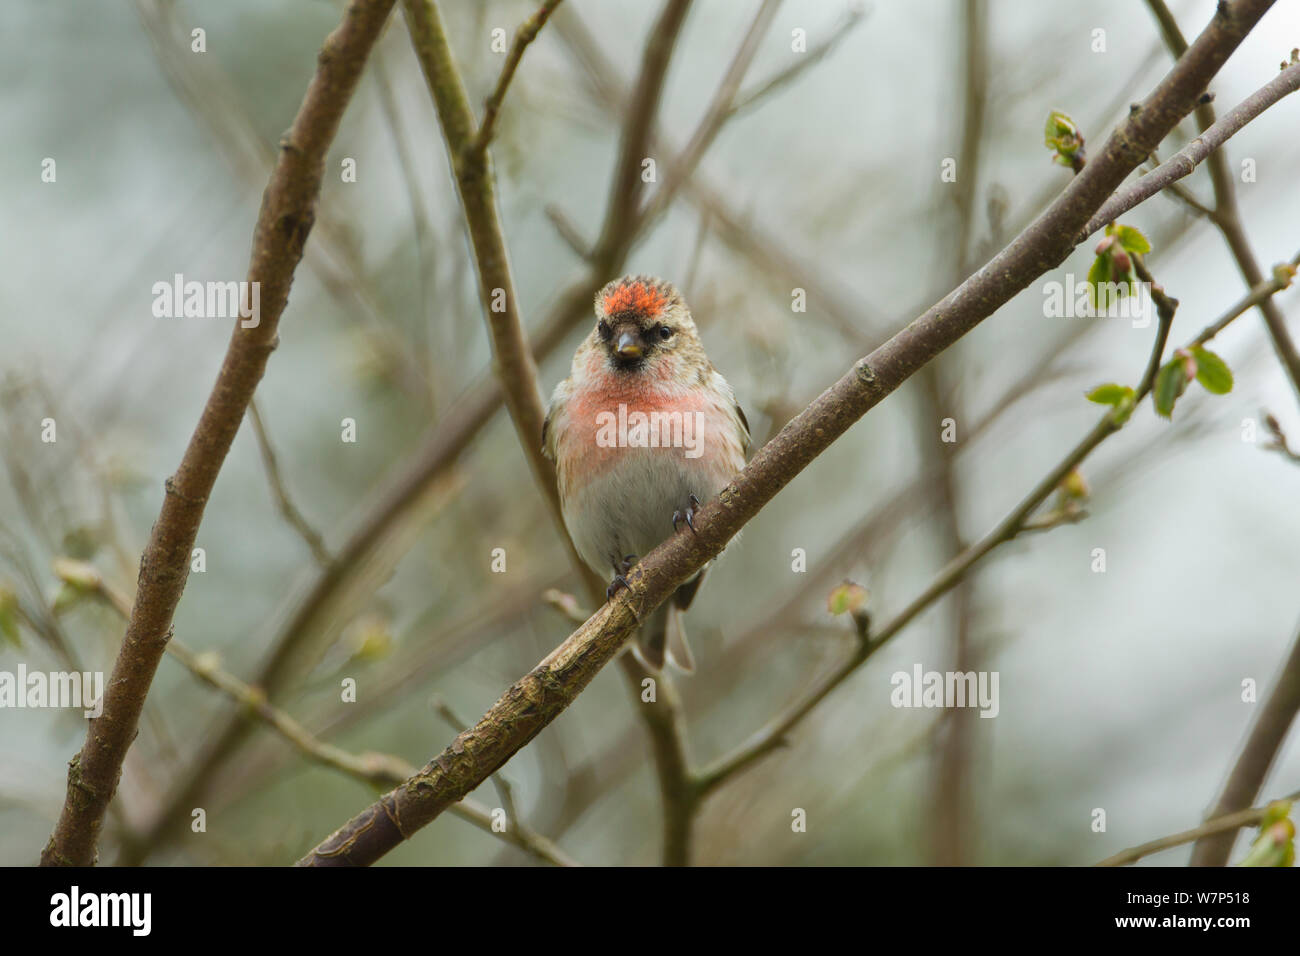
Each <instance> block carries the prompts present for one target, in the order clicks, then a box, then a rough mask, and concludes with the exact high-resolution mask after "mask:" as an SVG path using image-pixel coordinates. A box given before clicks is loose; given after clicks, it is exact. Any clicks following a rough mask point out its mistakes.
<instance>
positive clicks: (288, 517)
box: [248, 398, 333, 568]
mask: <svg viewBox="0 0 1300 956" xmlns="http://www.w3.org/2000/svg"><path fill="white" fill-rule="evenodd" d="M248 420H249V421H250V422H251V423H252V425H253V434H254V435H256V436H257V448H258V451H260V452H261V454H262V465H263V466H264V467H265V468H266V480H267V481H268V482H269V483H270V485H271V494H273V495H274V496H275V504H276V507H277V508H279V510H280V514H282V515H283V516H284V520H285V521H287V522H289V525H290V526H291V527H292V528H293V529H294V530H295V531H297V532H298V534H299V535H300V536H301V537H302V540H303V541H305V542H306V543H307V547H308V548H309V549H310V550H311V553H312V557H314V558H315V559H316V563H317V564H319V565H320V566H321V567H322V568H324V567H328V566H329V564H330V562H331V561H332V560H333V558H331V557H330V553H329V551H328V550H326V548H325V539H324V538H322V537H321V536H320V533H319V532H318V531H317V530H316V529H315V528H313V527H312V526H311V524H310V523H309V522H308V521H307V519H306V518H304V517H303V514H302V512H301V511H299V510H298V507H297V506H296V505H295V504H294V503H293V501H292V499H290V497H289V492H288V489H286V488H285V485H284V478H283V476H281V474H280V465H279V462H278V461H277V460H276V457H275V449H274V448H272V447H271V439H270V438H269V437H268V436H267V434H266V425H265V423H263V421H262V412H261V410H260V409H259V408H258V407H257V399H256V398H254V399H253V400H252V401H251V402H249V403H248Z"/></svg>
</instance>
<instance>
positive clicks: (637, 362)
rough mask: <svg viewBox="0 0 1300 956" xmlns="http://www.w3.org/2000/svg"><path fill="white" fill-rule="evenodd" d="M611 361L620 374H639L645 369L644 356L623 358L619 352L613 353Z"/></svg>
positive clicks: (610, 357)
mask: <svg viewBox="0 0 1300 956" xmlns="http://www.w3.org/2000/svg"><path fill="white" fill-rule="evenodd" d="M609 360H610V363H611V364H612V365H613V366H614V368H615V369H617V370H618V371H620V372H639V371H640V370H641V369H643V368H645V356H644V355H639V356H637V357H636V358H623V357H622V356H621V355H619V354H618V353H617V352H611V353H610V356H609Z"/></svg>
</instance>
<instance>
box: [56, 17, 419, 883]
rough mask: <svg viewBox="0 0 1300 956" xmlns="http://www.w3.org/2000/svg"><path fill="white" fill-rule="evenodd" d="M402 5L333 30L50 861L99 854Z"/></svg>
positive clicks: (290, 137)
mask: <svg viewBox="0 0 1300 956" xmlns="http://www.w3.org/2000/svg"><path fill="white" fill-rule="evenodd" d="M392 6H393V0H353V2H352V3H351V4H350V5H349V7H348V10H347V13H346V14H345V15H344V19H343V23H342V24H341V25H340V26H339V27H338V28H337V29H336V30H335V31H334V32H333V33H331V34H330V35H329V36H328V37H327V38H326V39H325V43H324V46H323V47H322V48H321V53H320V59H319V65H318V68H317V71H316V75H315V76H314V77H313V79H312V82H311V85H310V87H308V90H307V95H306V98H305V99H304V100H303V103H302V106H301V108H300V109H299V111H298V115H297V117H296V118H295V119H294V122H293V125H292V127H290V129H289V132H288V133H287V134H286V136H285V139H284V141H283V142H282V143H281V148H280V156H279V159H278V161H277V163H276V167H275V172H274V173H273V174H272V176H271V182H270V183H269V184H268V186H267V188H266V193H265V195H264V197H263V200H262V209H261V212H260V213H259V215H258V220H257V227H256V230H255V232H254V238H253V253H252V259H251V262H250V265H249V270H248V279H249V281H250V282H256V283H259V284H260V289H261V306H262V309H261V316H260V321H259V323H258V324H257V325H256V326H255V327H251V328H244V327H242V324H241V323H236V327H235V330H234V332H233V334H232V336H231V340H230V346H229V349H228V350H227V352H226V358H225V361H224V362H223V363H222V366H221V372H220V374H219V376H218V378H217V382H216V384H215V386H214V387H213V389H212V394H211V395H210V396H209V398H208V401H207V404H206V405H205V406H204V408H203V413H202V415H201V417H200V418H199V423H198V426H197V427H196V428H195V430H194V434H193V436H192V437H191V439H190V444H189V447H188V448H186V450H185V455H184V457H183V458H182V459H181V463H180V467H179V468H178V469H177V470H176V474H175V475H173V476H172V477H171V478H169V479H168V480H167V482H166V494H165V496H164V499H163V506H162V511H161V513H160V515H159V516H158V520H157V521H156V522H155V524H154V527H153V531H152V533H151V534H150V538H149V544H148V546H147V547H146V549H145V552H144V555H143V557H142V558H141V561H140V584H139V590H138V592H137V594H136V601H135V606H134V607H133V608H132V610H131V622H130V624H129V625H128V626H127V629H126V636H125V637H124V638H123V640H122V649H121V652H120V653H119V654H118V658H117V662H116V664H115V665H114V667H113V674H112V677H111V678H110V680H109V682H108V687H107V690H106V692H105V695H104V710H103V714H102V715H101V716H100V717H99V718H97V719H95V720H93V721H91V723H90V727H89V729H88V730H87V732H86V743H85V745H84V746H83V747H82V749H81V752H80V753H79V754H77V755H76V756H75V757H73V759H72V761H71V763H70V766H69V772H68V795H67V800H66V802H65V803H64V805H63V812H62V813H61V815H60V817H59V822H58V824H57V826H56V827H55V830H54V833H53V835H52V836H51V837H50V841H49V844H48V845H47V846H46V848H45V850H44V852H43V853H42V854H41V863H42V865H62V866H87V865H89V864H91V863H93V862H94V861H95V857H96V844H97V842H98V837H99V828H100V824H101V823H102V821H103V818H104V812H105V811H106V810H107V809H108V804H109V802H110V801H111V800H112V798H113V794H114V792H115V791H116V789H117V782H118V778H119V775H120V774H121V769H122V761H123V760H124V759H125V757H126V752H127V750H128V749H129V748H130V746H131V741H132V740H133V739H134V738H135V733H136V727H137V725H138V723H139V719H140V711H141V710H142V709H143V707H144V701H145V697H146V696H147V695H148V693H149V687H150V685H151V684H152V682H153V676H154V673H155V671H156V670H157V669H158V662H159V661H160V660H161V658H162V655H163V651H164V649H165V648H166V646H167V641H168V640H169V639H170V636H171V622H172V616H173V614H174V613H175V611H176V605H177V603H178V602H179V601H180V598H181V592H182V591H183V590H184V588H185V580H186V577H187V576H188V572H189V567H190V552H191V549H192V548H193V547H194V539H195V537H196V535H197V534H198V529H199V523H200V522H201V521H202V519H203V509H204V506H205V505H206V504H207V500H208V496H209V494H210V493H211V491H212V487H213V485H214V484H215V483H216V480H217V474H218V473H219V472H220V470H221V465H222V463H223V462H224V461H225V458H226V454H227V453H228V452H229V450H230V446H231V443H232V442H233V441H234V438H235V434H236V432H238V430H239V425H240V422H241V421H242V420H243V417H244V412H245V410H246V409H247V407H248V403H249V401H250V400H251V399H252V397H253V391H254V389H255V388H256V387H257V383H258V382H259V381H260V380H261V377H262V373H263V371H264V369H265V368H266V362H267V359H268V358H269V357H270V354H271V351H272V350H273V349H274V348H275V346H276V343H277V336H276V329H277V327H278V325H279V322H280V316H281V314H282V313H283V312H284V308H285V305H286V304H287V302H288V299H289V285H290V282H291V281H292V278H293V272H294V269H295V268H296V267H297V265H298V262H299V260H301V258H302V252H303V246H304V245H305V244H306V242H307V236H308V234H309V233H310V232H311V227H312V224H313V222H314V221H315V217H316V203H317V199H318V197H319V195H320V186H321V178H322V176H323V173H324V168H325V151H326V150H327V149H328V147H329V144H330V142H331V141H332V140H333V139H334V134H335V132H336V131H337V130H338V125H339V120H340V119H341V117H342V115H343V110H344V108H345V107H346V106H347V103H348V100H350V99H351V97H352V93H353V91H354V90H355V89H356V85H357V81H358V80H359V79H360V77H361V70H362V68H363V66H364V65H365V62H366V57H367V56H368V55H369V53H370V49H371V47H372V46H373V45H374V43H375V41H376V40H377V39H378V37H379V33H380V31H381V30H382V28H383V25H384V21H385V20H386V19H387V18H388V13H389V11H390V10H391V9H392Z"/></svg>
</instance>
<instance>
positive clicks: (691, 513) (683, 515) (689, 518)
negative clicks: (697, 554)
mask: <svg viewBox="0 0 1300 956" xmlns="http://www.w3.org/2000/svg"><path fill="white" fill-rule="evenodd" d="M690 499H691V506H690V507H689V508H687V509H686V510H685V511H681V510H680V509H679V510H677V511H674V512H673V532H674V533H676V532H677V531H678V526H679V525H680V524H681V523H682V522H683V521H685V522H686V527H688V528H690V529H691V532H692V533H694V534H698V532H697V531H695V509H696V508H698V507H699V506H700V499H699V498H696V497H695V496H694V495H691V496H690Z"/></svg>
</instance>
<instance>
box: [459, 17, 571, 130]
mask: <svg viewBox="0 0 1300 956" xmlns="http://www.w3.org/2000/svg"><path fill="white" fill-rule="evenodd" d="M559 5H560V0H543V2H542V5H541V6H540V7H538V9H537V12H536V13H534V14H533V15H532V16H531V17H529V18H528V19H527V20H525V21H524V22H523V23H522V24H520V26H519V29H518V30H516V31H515V38H514V41H513V42H512V43H511V44H510V51H509V52H508V53H507V54H506V62H505V64H504V65H503V66H502V67H501V75H500V76H499V77H498V78H497V85H496V89H494V90H493V91H492V95H491V96H489V97H488V98H487V103H485V104H484V106H483V122H482V124H481V125H480V126H479V128H478V133H477V134H476V135H475V137H474V140H473V142H472V143H470V144H468V146H467V147H466V148H467V149H468V150H469V151H470V152H472V153H478V154H480V155H482V154H483V153H484V152H486V151H487V148H488V143H490V142H492V134H493V133H494V132H495V131H496V122H497V114H498V113H500V112H501V104H502V102H503V101H504V100H505V98H506V90H507V89H509V88H510V81H511V80H513V79H514V77H515V70H517V69H519V61H520V60H522V59H523V56H524V50H526V49H527V48H528V44H530V43H532V42H533V40H535V39H536V38H537V34H538V32H540V31H541V29H542V27H544V26H545V25H546V21H547V20H548V19H549V18H550V16H551V14H552V13H554V12H555V8H556V7H558V6H559Z"/></svg>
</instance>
